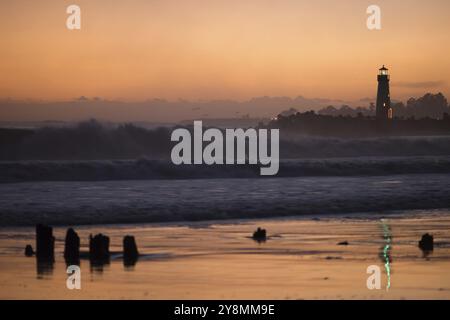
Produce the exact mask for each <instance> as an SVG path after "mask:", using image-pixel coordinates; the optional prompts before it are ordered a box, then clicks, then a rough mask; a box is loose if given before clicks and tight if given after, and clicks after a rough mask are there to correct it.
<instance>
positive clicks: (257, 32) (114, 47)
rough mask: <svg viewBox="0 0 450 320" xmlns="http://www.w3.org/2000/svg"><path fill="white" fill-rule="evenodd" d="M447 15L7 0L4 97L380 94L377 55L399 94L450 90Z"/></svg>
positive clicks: (385, 9) (430, 8)
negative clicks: (373, 22) (72, 14)
mask: <svg viewBox="0 0 450 320" xmlns="http://www.w3.org/2000/svg"><path fill="white" fill-rule="evenodd" d="M70 4H78V5H79V6H80V7H81V10H82V12H81V13H82V28H81V30H80V31H70V30H68V29H66V26H65V23H66V18H67V14H66V12H65V11H66V7H67V6H68V5H70ZM370 4H378V5H379V6H380V7H381V9H382V30H381V31H369V30H368V29H367V28H366V18H367V14H366V8H367V6H368V5H370ZM449 17H450V1H448V0H428V1H423V0H408V1H406V0H405V1H401V0H398V1H392V0H388V1H381V0H376V1H373V0H371V1H365V0H315V1H311V0H277V1H275V0H271V1H268V0H203V1H200V0H182V1H181V0H176V1H173V0H146V1H145V0H127V1H106V0H105V1H103V0H95V1H93V0H76V1H75V0H72V1H62V0H53V1H50V0H40V1H32V0H28V1H25V0H14V1H1V2H0V74H1V78H0V98H4V97H11V98H17V99H24V98H33V99H47V100H55V99H71V98H74V97H78V96H81V95H84V96H91V97H92V96H99V97H103V98H108V99H117V98H120V99H124V100H143V99H147V98H156V97H158V98H166V99H178V98H185V99H223V98H227V99H237V100H243V99H248V98H250V97H254V96H263V95H268V96H291V97H294V96H297V95H304V96H307V97H327V98H333V99H344V100H352V99H359V98H363V97H374V96H375V92H376V72H377V68H378V67H379V66H380V65H381V64H386V65H387V66H388V67H389V68H390V70H391V80H392V88H391V91H392V97H393V98H394V99H404V98H405V97H409V96H418V95H422V94H423V93H425V92H428V91H431V92H438V91H442V92H443V93H444V94H446V95H447V96H448V97H449V96H450V89H449V83H450V59H449V58H448V57H449V56H450V41H449V40H450V22H449V21H450V18H449Z"/></svg>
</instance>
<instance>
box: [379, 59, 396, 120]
mask: <svg viewBox="0 0 450 320" xmlns="http://www.w3.org/2000/svg"><path fill="white" fill-rule="evenodd" d="M376 117H377V120H388V119H392V117H393V113H392V108H391V97H390V94H389V72H388V69H387V68H386V67H385V66H384V65H383V67H381V68H380V69H379V72H378V91H377V105H376Z"/></svg>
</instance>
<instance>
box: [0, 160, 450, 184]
mask: <svg viewBox="0 0 450 320" xmlns="http://www.w3.org/2000/svg"><path fill="white" fill-rule="evenodd" d="M427 173H450V156H423V157H354V158H329V159H295V160H282V161H281V162H280V169H279V172H278V174H277V175H276V176H275V177H303V176H305V177H308V176H377V175H395V174H427ZM258 177H260V165H212V166H208V165H179V166H177V165H174V164H172V163H171V162H169V161H166V160H150V159H137V160H90V161H14V162H0V182H3V183H5V182H24V181H105V180H152V179H209V178H258Z"/></svg>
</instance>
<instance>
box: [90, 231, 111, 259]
mask: <svg viewBox="0 0 450 320" xmlns="http://www.w3.org/2000/svg"><path fill="white" fill-rule="evenodd" d="M89 259H90V260H91V262H93V263H94V264H105V263H108V262H109V237H107V236H105V235H103V234H101V233H99V234H97V235H95V236H92V235H89Z"/></svg>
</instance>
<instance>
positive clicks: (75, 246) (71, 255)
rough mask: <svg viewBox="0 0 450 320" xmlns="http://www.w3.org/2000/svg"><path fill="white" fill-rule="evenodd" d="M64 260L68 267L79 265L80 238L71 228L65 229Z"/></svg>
mask: <svg viewBox="0 0 450 320" xmlns="http://www.w3.org/2000/svg"><path fill="white" fill-rule="evenodd" d="M64 260H66V263H67V264H68V265H72V264H76V265H79V264H80V237H79V236H78V234H77V233H76V232H75V230H73V229H72V228H69V229H67V233H66V241H65V243H64Z"/></svg>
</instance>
